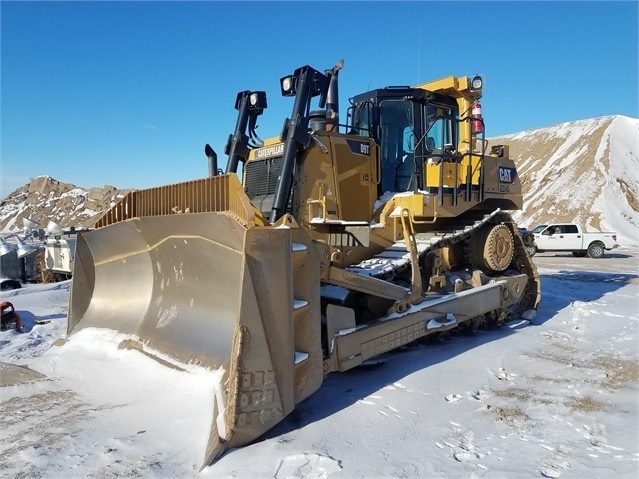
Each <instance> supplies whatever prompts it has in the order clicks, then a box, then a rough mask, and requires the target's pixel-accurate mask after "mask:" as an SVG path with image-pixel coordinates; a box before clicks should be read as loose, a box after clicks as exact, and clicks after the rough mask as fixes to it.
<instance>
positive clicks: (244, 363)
mask: <svg viewBox="0 0 639 479" xmlns="http://www.w3.org/2000/svg"><path fill="white" fill-rule="evenodd" d="M242 193H243V192H241V190H240V192H239V193H233V194H242ZM287 218H288V217H287ZM288 221H289V222H290V223H292V225H291V226H292V227H281V225H280V227H274V226H246V225H245V224H243V223H242V222H241V221H239V220H238V218H237V216H236V215H234V214H232V213H231V212H229V211H219V212H209V213H195V214H179V215H163V216H145V217H136V218H132V219H128V220H126V221H120V222H117V223H115V224H111V225H109V226H106V227H103V228H99V229H97V230H94V231H91V232H89V233H86V234H83V235H81V236H80V237H78V242H77V244H76V256H75V265H74V272H73V283H72V288H71V299H70V305H69V323H68V331H67V332H68V334H69V335H72V334H74V333H76V332H77V331H79V330H81V329H83V328H89V327H94V328H108V329H112V330H117V331H119V332H121V333H124V334H129V335H134V336H136V337H137V338H139V343H138V347H140V348H141V349H142V350H143V351H144V352H145V353H146V354H149V355H151V356H153V355H154V354H156V355H157V357H159V358H160V359H161V358H165V357H167V356H168V357H169V358H171V359H172V360H174V361H176V362H178V363H185V364H186V363H188V364H194V363H196V364H199V365H202V366H205V367H208V368H216V369H217V368H222V369H223V370H224V375H223V381H222V384H221V385H220V389H221V397H222V401H221V402H222V404H220V403H219V402H218V401H215V402H214V403H213V404H214V406H213V408H214V411H213V414H212V417H213V421H212V424H211V433H210V439H209V442H208V446H207V450H206V457H205V458H203V464H202V467H204V466H206V465H208V464H210V463H211V462H212V461H214V460H215V459H217V458H218V457H220V455H222V453H223V452H224V451H225V450H226V449H227V448H230V447H236V446H241V445H245V444H248V443H250V442H251V441H253V440H255V439H256V438H258V437H259V436H260V435H262V434H263V433H264V432H266V431H267V430H269V429H270V428H272V427H273V426H274V425H275V424H277V423H278V422H279V421H281V420H282V419H283V418H284V417H285V416H286V415H287V414H289V413H290V412H291V411H292V410H293V408H294V407H295V405H296V404H297V403H298V402H299V401H301V400H303V399H305V398H306V397H308V396H309V395H310V394H311V393H313V392H314V391H316V390H317V389H318V388H319V387H320V385H321V383H322V379H323V370H322V367H323V364H322V351H321V346H320V328H321V325H320V305H319V277H320V275H319V259H318V258H317V257H316V256H314V254H313V250H312V249H311V248H307V247H306V246H307V245H306V244H304V242H305V241H308V240H307V239H306V236H305V235H303V234H302V233H301V231H300V230H299V228H297V227H296V225H295V224H294V221H293V220H292V219H290V218H289V219H288ZM297 241H301V243H298V242H297ZM218 415H219V417H218ZM203 416H205V417H211V411H203ZM218 425H220V427H219V428H218Z"/></svg>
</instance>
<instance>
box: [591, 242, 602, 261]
mask: <svg viewBox="0 0 639 479" xmlns="http://www.w3.org/2000/svg"><path fill="white" fill-rule="evenodd" d="M603 255H604V245H603V244H602V243H599V242H595V243H591V244H590V246H588V256H590V257H591V258H601V257H602V256H603Z"/></svg>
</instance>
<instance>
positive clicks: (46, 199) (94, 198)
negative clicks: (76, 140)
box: [0, 176, 129, 233]
mask: <svg viewBox="0 0 639 479" xmlns="http://www.w3.org/2000/svg"><path fill="white" fill-rule="evenodd" d="M128 191H129V190H118V189H116V188H115V187H113V186H104V187H103V188H90V189H85V188H78V187H77V186H75V185H72V184H69V183H63V182H61V181H58V180H55V179H53V178H51V177H49V176H39V177H37V178H34V179H33V180H31V181H30V182H29V183H27V184H26V185H24V186H22V187H21V188H18V189H17V190H16V191H14V192H13V193H11V194H10V195H9V196H8V197H7V198H5V199H4V200H2V201H1V202H0V231H3V232H7V233H11V232H18V231H21V230H22V227H23V225H22V219H23V218H30V219H32V220H35V221H37V222H38V223H40V226H41V227H42V228H44V227H45V226H46V225H47V223H48V222H49V220H52V221H54V222H55V223H57V224H58V225H59V226H61V227H63V228H66V227H69V226H76V227H92V226H93V223H94V221H95V219H97V218H98V217H99V215H100V214H101V213H102V212H103V211H104V210H106V209H108V208H110V207H111V206H113V205H114V204H115V203H116V202H117V201H118V200H119V199H120V198H121V197H122V196H124V195H125V194H126V193H127V192H128Z"/></svg>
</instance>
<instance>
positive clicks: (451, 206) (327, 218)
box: [68, 62, 540, 467]
mask: <svg viewBox="0 0 639 479" xmlns="http://www.w3.org/2000/svg"><path fill="white" fill-rule="evenodd" d="M342 66H343V62H339V63H338V64H337V65H335V66H334V67H333V68H330V69H328V70H325V71H318V70H315V69H314V68H312V67H310V66H303V67H301V68H298V69H296V70H295V71H294V72H293V74H291V75H286V76H284V77H283V78H281V80H280V86H281V94H282V95H283V96H287V97H289V96H290V97H292V99H293V108H292V113H291V116H290V118H287V119H286V121H285V122H284V125H283V128H282V131H281V133H280V135H279V137H275V138H272V139H268V140H262V139H260V138H259V136H258V135H257V134H256V126H257V120H258V117H259V116H260V115H261V114H262V113H263V112H264V110H265V109H266V108H267V101H266V93H265V92H263V91H242V92H240V93H238V95H237V99H236V103H235V108H236V109H237V110H238V119H237V124H236V127H235V130H234V132H233V133H232V134H231V135H230V136H229V139H228V143H227V144H226V148H225V153H226V154H227V155H228V163H227V167H226V171H225V172H222V171H221V170H218V168H217V154H216V153H215V151H214V150H213V149H212V148H211V147H210V146H209V145H206V148H205V153H206V155H207V156H208V157H209V176H208V177H205V178H203V179H199V180H194V181H188V182H184V183H178V184H172V185H168V186H161V187H156V188H151V189H147V190H140V191H133V192H131V193H129V194H128V195H127V196H126V197H124V198H123V199H122V200H121V201H120V202H119V203H118V204H117V205H115V206H114V207H113V208H112V209H111V210H109V211H107V212H106V213H105V214H104V215H103V216H102V217H101V218H100V219H99V220H98V221H97V223H96V225H95V227H96V228H95V229H94V230H92V231H90V232H87V233H85V234H83V235H81V236H79V237H78V239H77V244H76V256H75V264H74V270H73V281H72V287H71V297H70V305H69V319H68V334H69V335H73V334H74V333H76V332H77V331H79V330H81V329H83V328H89V327H97V328H109V329H113V330H117V331H119V332H121V333H124V334H127V335H130V337H134V338H137V339H136V340H134V341H130V340H129V341H128V345H129V346H134V347H136V348H139V349H140V350H142V351H143V352H145V353H146V354H148V355H151V356H157V357H161V358H163V359H162V361H165V360H166V358H170V360H171V361H173V362H174V363H175V364H180V363H182V364H198V365H201V366H203V367H207V368H211V369H220V370H223V371H224V375H223V381H222V382H221V384H220V389H221V394H219V395H218V396H217V397H216V399H215V401H214V412H213V422H212V425H211V436H210V439H209V442H208V447H207V450H206V457H204V458H203V462H202V464H203V467H204V466H206V465H208V464H211V463H212V462H213V461H215V460H216V459H217V458H219V457H220V456H221V455H222V454H223V453H224V452H225V451H226V450H227V449H229V448H233V447H237V446H242V445H246V444H248V443H250V442H252V441H254V440H255V439H257V438H258V437H260V436H261V435H262V434H264V433H265V432H266V431H268V430H269V429H270V428H272V427H273V426H274V425H275V424H277V423H278V422H280V421H282V419H284V418H285V417H286V416H287V415H288V414H289V413H291V412H292V411H293V409H294V408H295V406H296V405H297V404H298V403H299V402H300V401H303V400H304V399H305V398H307V397H308V396H310V395H311V394H312V393H313V392H315V391H316V390H317V389H318V388H320V387H321V385H322V381H323V379H324V378H325V377H326V375H328V374H329V373H332V372H336V371H346V370H349V369H351V368H354V367H357V366H360V365H362V364H364V363H365V362H366V361H368V360H370V359H371V358H374V357H376V356H378V355H381V354H384V353H387V352H389V351H392V350H393V349H396V348H399V347H402V346H405V345H407V344H409V343H411V342H413V341H416V340H420V338H424V337H427V336H430V335H435V336H437V335H444V334H447V333H449V332H450V331H451V330H453V329H454V328H456V330H457V331H462V332H475V331H477V330H478V329H479V328H481V327H483V326H486V325H499V324H501V323H503V322H505V321H508V320H510V319H513V318H521V317H523V318H526V319H531V318H532V316H533V315H534V313H535V311H536V308H537V306H538V303H539V301H540V282H539V277H538V274H537V270H536V268H535V266H534V264H533V263H532V261H531V260H530V258H529V257H528V256H527V254H526V250H525V248H524V244H523V242H522V239H521V237H520V235H519V233H518V228H517V225H516V224H515V223H514V221H513V219H512V218H511V216H510V215H509V214H508V213H507V211H508V210H517V209H521V207H522V192H521V183H520V181H519V178H518V175H517V169H516V167H515V164H514V162H513V161H512V160H511V159H509V158H508V148H507V146H505V145H503V146H502V145H500V146H496V147H493V148H492V149H491V151H490V152H487V151H486V148H487V146H486V145H487V141H486V140H485V138H484V130H485V128H484V121H483V118H482V116H481V114H480V112H479V100H480V99H481V97H482V86H483V85H482V83H483V80H482V78H481V77H480V76H474V77H472V78H471V77H453V76H451V77H446V78H443V79H440V80H437V81H433V82H429V83H424V84H421V85H418V86H415V87H409V86H394V87H385V88H380V89H376V90H372V91H368V92H366V93H362V94H360V95H355V96H353V97H352V98H350V100H349V101H350V105H349V107H348V111H347V121H346V122H345V123H341V122H340V117H339V107H338V104H339V95H338V76H339V72H340V70H341V69H342ZM312 105H313V106H312ZM240 166H241V174H240V173H238V169H240ZM240 177H241V182H240ZM123 278H134V280H132V281H123V280H122V279H123Z"/></svg>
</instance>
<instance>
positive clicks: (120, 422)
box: [0, 245, 639, 479]
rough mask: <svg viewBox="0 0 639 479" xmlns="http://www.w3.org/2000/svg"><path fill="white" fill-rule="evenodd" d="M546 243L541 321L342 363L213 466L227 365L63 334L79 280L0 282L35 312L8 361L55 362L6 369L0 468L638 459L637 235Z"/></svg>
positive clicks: (492, 468)
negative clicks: (217, 392)
mask: <svg viewBox="0 0 639 479" xmlns="http://www.w3.org/2000/svg"><path fill="white" fill-rule="evenodd" d="M534 261H535V263H536V264H537V266H538V268H539V272H540V275H541V279H542V302H541V305H540V308H539V312H538V314H537V316H536V317H535V318H534V319H533V321H532V322H526V321H516V322H511V323H509V324H508V325H506V326H504V327H503V328H500V329H496V330H490V331H482V332H481V333H480V334H478V335H476V336H469V337H466V336H460V337H454V338H453V339H452V340H450V341H447V342H445V343H438V344H419V345H412V346H410V347H408V348H406V349H405V350H402V351H398V352H394V353H391V354H388V355H386V356H384V357H383V364H381V365H379V366H377V367H366V368H358V369H355V370H352V371H349V372H347V373H342V374H337V373H336V374H332V375H330V376H329V377H328V378H327V379H326V380H325V382H324V384H323V386H322V388H321V389H320V390H319V391H318V392H317V393H315V394H314V395H313V396H311V397H310V398H309V399H307V400H306V401H304V402H303V403H302V404H301V405H300V406H299V407H298V409H297V411H295V412H294V413H293V414H291V415H290V416H289V417H288V418H287V419H286V420H285V421H284V422H283V423H281V424H280V425H279V426H277V427H276V428H275V429H274V430H272V431H270V432H269V433H268V435H267V437H266V438H263V439H262V440H260V441H259V442H256V443H254V444H252V445H250V446H247V447H244V448H240V449H235V450H232V451H229V452H228V453H227V454H226V455H225V456H224V457H222V458H221V459H220V460H219V461H218V462H217V463H215V464H214V465H212V466H210V467H207V468H205V469H204V470H203V471H202V472H198V470H199V466H200V461H201V460H202V456H203V454H204V448H205V441H206V438H207V437H208V428H209V427H210V421H211V415H212V411H210V407H209V403H210V398H211V396H212V394H213V391H212V384H214V383H215V382H216V377H215V374H216V373H214V372H210V371H205V370H200V369H197V368H193V369H190V370H188V371H185V372H180V371H176V370H171V369H169V368H166V367H163V366H160V365H159V364H158V363H157V362H155V361H153V360H151V359H149V358H147V357H146V356H143V355H142V354H141V353H139V352H137V351H130V350H118V349H117V348H116V347H115V346H113V344H115V343H117V342H114V341H112V339H113V338H112V337H110V334H109V333H108V332H102V333H98V332H95V331H93V332H92V331H85V332H84V333H83V334H78V335H76V336H74V337H72V338H71V339H72V340H71V341H69V342H68V343H66V344H65V345H64V346H61V347H59V346H53V343H54V342H55V341H56V340H58V339H60V338H64V336H65V332H66V318H67V302H68V294H69V282H63V283H57V284H45V285H29V286H27V287H25V288H23V289H21V290H15V291H3V292H0V301H5V300H8V301H11V302H12V303H14V304H15V306H16V308H17V309H18V311H20V312H21V314H22V316H23V319H24V322H25V325H26V332H25V333H23V334H17V333H15V332H13V331H3V332H1V333H0V362H6V363H11V364H17V365H26V366H28V367H30V368H32V369H34V370H36V371H38V372H40V373H42V374H43V375H44V376H41V377H34V378H32V380H30V381H27V382H23V383H20V384H14V385H6V386H4V387H0V477H12V478H17V477H23V478H27V477H28V478H34V477H46V478H58V477H60V478H69V477H91V478H98V477H99V478H112V477H127V478H128V477H175V478H186V477H215V478H218V477H229V478H244V477H246V478H259V477H272V478H276V479H284V478H318V479H319V478H377V477H380V478H401V477H410V478H413V477H420V478H479V477H487V478H508V479H512V478H531V477H533V478H534V477H549V478H556V477H562V478H601V477H615V478H635V477H639V349H638V342H637V339H638V338H639V334H638V326H639V304H638V297H639V295H638V293H639V276H638V274H639V273H638V271H639V248H637V246H636V245H635V246H632V247H625V248H620V249H618V250H615V251H614V252H613V253H609V254H607V255H606V256H605V257H604V258H603V259H600V260H592V259H589V258H574V257H573V256H572V255H570V254H540V255H537V256H535V257H534ZM35 318H38V319H44V320H50V322H49V323H47V324H34V320H35ZM113 334H115V333H113ZM110 340H111V341H110ZM0 374H3V375H5V377H4V379H6V378H8V377H9V376H8V372H7V371H6V370H4V369H0ZM0 382H2V381H0Z"/></svg>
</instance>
